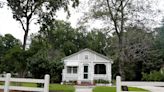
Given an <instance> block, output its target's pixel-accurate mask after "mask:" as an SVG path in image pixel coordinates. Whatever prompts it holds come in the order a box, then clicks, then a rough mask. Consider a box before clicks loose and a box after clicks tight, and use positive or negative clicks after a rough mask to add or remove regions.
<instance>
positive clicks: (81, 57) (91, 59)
mask: <svg viewBox="0 0 164 92" xmlns="http://www.w3.org/2000/svg"><path fill="white" fill-rule="evenodd" d="M86 55H88V59H85V56H86ZM73 62H76V63H77V62H78V64H77V66H78V73H77V74H67V68H66V65H69V63H70V64H71V63H73ZM64 64H65V67H64V69H63V72H62V81H73V80H75V81H78V82H79V83H80V82H81V81H89V82H93V80H96V79H104V80H109V81H111V64H112V63H111V61H109V60H107V59H104V58H103V57H101V56H99V55H97V54H95V53H93V52H90V51H87V50H86V51H83V52H80V53H78V54H74V55H72V56H70V57H68V58H66V59H64ZM95 64H105V65H106V74H104V75H102V74H94V65H95ZM84 65H88V79H84V78H83V76H84Z"/></svg>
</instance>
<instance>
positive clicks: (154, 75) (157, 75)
mask: <svg viewBox="0 0 164 92" xmlns="http://www.w3.org/2000/svg"><path fill="white" fill-rule="evenodd" d="M163 72H164V71H162V70H161V71H151V72H150V73H149V74H148V73H143V77H142V80H145V81H164V74H163Z"/></svg>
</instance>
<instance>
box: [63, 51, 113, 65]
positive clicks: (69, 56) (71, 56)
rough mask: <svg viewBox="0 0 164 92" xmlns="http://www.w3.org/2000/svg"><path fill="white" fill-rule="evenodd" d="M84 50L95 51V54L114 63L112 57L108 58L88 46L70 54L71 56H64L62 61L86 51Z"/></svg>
mask: <svg viewBox="0 0 164 92" xmlns="http://www.w3.org/2000/svg"><path fill="white" fill-rule="evenodd" d="M84 51H89V52H91V53H94V54H96V55H98V56H100V57H102V58H104V59H106V60H109V61H110V62H111V63H113V60H112V59H110V58H108V57H107V56H104V55H102V54H99V53H97V52H95V51H93V50H91V49H88V48H85V49H82V50H80V51H78V52H76V53H74V54H71V55H69V56H67V57H64V58H63V59H62V61H64V60H65V59H67V58H70V57H72V56H74V55H78V54H79V53H81V52H84Z"/></svg>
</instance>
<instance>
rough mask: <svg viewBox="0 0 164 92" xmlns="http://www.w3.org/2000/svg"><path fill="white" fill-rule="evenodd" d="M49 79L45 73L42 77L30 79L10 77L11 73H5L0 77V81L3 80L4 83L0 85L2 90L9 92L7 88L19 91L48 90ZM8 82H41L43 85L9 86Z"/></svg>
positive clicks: (46, 91) (43, 91)
mask: <svg viewBox="0 0 164 92" xmlns="http://www.w3.org/2000/svg"><path fill="white" fill-rule="evenodd" d="M49 80H50V76H49V75H48V74H47V75H45V76H44V79H30V78H11V74H10V73H7V74H6V76H5V77H0V81H4V82H5V84H4V85H1V86H0V89H3V90H4V92H9V90H19V91H40V92H49ZM10 82H19V83H20V82H27V83H41V84H44V87H42V88H41V87H40V88H39V87H22V86H11V85H10Z"/></svg>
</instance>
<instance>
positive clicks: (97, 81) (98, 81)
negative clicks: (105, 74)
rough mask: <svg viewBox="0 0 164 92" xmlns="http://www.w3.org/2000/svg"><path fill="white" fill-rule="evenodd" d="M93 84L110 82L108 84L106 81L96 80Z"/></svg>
mask: <svg viewBox="0 0 164 92" xmlns="http://www.w3.org/2000/svg"><path fill="white" fill-rule="evenodd" d="M94 83H102V84H109V83H110V82H109V81H107V80H103V79H98V80H94Z"/></svg>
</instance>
